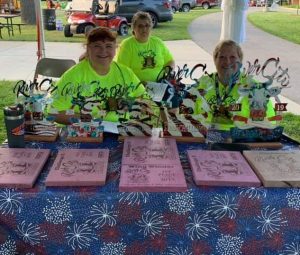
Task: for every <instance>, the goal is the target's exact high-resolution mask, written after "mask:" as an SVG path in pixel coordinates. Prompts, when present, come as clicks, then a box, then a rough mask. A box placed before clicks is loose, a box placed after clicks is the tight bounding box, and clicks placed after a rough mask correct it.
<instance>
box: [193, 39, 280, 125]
mask: <svg viewBox="0 0 300 255" xmlns="http://www.w3.org/2000/svg"><path fill="white" fill-rule="evenodd" d="M213 58H214V63H215V66H216V69H217V72H216V73H213V74H211V75H207V76H203V77H202V78H201V79H200V81H199V86H198V90H199V91H200V93H201V94H202V96H201V97H199V98H197V101H196V106H195V114H203V115H204V116H205V118H206V121H207V122H208V123H210V124H212V125H213V126H214V127H215V128H217V129H221V130H229V129H230V128H231V127H233V126H234V125H233V112H232V111H231V110H232V109H231V107H232V106H234V105H236V104H237V102H238V101H239V99H240V94H239V92H238V89H239V88H241V87H247V86H248V84H247V83H248V82H249V80H248V77H247V76H245V75H243V74H241V73H240V68H241V65H242V61H243V52H242V49H241V47H240V46H239V45H238V44H237V43H236V42H234V41H231V40H224V41H221V42H220V43H219V44H218V45H217V46H216V48H215V50H214V52H213ZM239 103H240V104H241V109H240V111H237V112H235V114H237V115H238V116H239V117H240V119H241V120H242V121H243V120H247V119H248V118H249V117H250V106H249V98H248V97H243V98H242V99H241V100H240V102H239ZM274 115H275V112H274V109H273V106H272V103H271V101H269V102H268V106H267V116H274Z"/></svg>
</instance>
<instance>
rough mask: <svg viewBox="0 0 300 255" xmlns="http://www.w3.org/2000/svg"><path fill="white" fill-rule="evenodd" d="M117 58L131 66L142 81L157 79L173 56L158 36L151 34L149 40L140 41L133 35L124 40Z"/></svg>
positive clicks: (118, 60)
mask: <svg viewBox="0 0 300 255" xmlns="http://www.w3.org/2000/svg"><path fill="white" fill-rule="evenodd" d="M116 59H117V62H118V63H121V64H123V65H126V66H128V67H129V68H131V69H132V70H133V72H134V73H135V74H136V75H137V77H138V78H139V79H140V80H141V81H156V80H157V77H158V75H159V73H160V72H161V70H162V69H163V67H165V66H166V65H167V63H169V62H170V61H172V60H173V56H172V54H171V52H170V51H169V49H168V48H167V47H166V45H165V44H164V42H163V41H162V40H161V39H159V38H158V37H155V36H150V38H149V40H148V42H145V43H140V42H138V41H137V40H136V39H135V37H133V36H132V37H129V38H127V39H125V40H123V41H122V43H121V45H120V47H119V50H118V53H117V58H116Z"/></svg>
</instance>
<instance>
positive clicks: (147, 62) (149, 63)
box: [138, 50, 156, 69]
mask: <svg viewBox="0 0 300 255" xmlns="http://www.w3.org/2000/svg"><path fill="white" fill-rule="evenodd" d="M138 55H139V56H140V57H143V61H142V65H143V69H147V68H155V66H156V63H155V57H156V54H155V52H154V51H152V50H147V51H142V52H139V54H138Z"/></svg>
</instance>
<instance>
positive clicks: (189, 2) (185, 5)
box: [179, 0, 196, 12]
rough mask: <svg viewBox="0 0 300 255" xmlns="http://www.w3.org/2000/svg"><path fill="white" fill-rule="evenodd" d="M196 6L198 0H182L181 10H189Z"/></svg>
mask: <svg viewBox="0 0 300 255" xmlns="http://www.w3.org/2000/svg"><path fill="white" fill-rule="evenodd" d="M195 7H196V0H180V7H179V11H182V12H189V11H190V10H191V9H194V8H195Z"/></svg>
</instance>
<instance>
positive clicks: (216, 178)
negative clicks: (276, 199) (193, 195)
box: [187, 150, 261, 187]
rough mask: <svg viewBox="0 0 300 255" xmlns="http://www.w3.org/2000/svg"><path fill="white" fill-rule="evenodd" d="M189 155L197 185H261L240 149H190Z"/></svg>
mask: <svg viewBox="0 0 300 255" xmlns="http://www.w3.org/2000/svg"><path fill="white" fill-rule="evenodd" d="M187 155H188V159H189V162H190V165H191V168H192V172H193V177H194V181H195V183H196V184H197V185H209V186H253V187H258V186H261V182H260V180H259V179H258V178H257V176H256V175H255V173H254V172H253V170H252V169H251V167H250V166H249V164H248V163H247V161H246V160H245V159H244V157H243V156H242V154H241V153H240V152H238V151H206V150H188V151H187Z"/></svg>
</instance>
